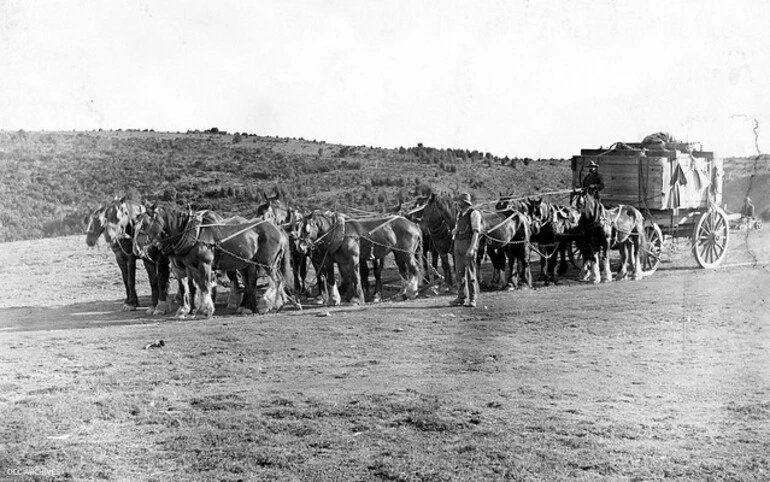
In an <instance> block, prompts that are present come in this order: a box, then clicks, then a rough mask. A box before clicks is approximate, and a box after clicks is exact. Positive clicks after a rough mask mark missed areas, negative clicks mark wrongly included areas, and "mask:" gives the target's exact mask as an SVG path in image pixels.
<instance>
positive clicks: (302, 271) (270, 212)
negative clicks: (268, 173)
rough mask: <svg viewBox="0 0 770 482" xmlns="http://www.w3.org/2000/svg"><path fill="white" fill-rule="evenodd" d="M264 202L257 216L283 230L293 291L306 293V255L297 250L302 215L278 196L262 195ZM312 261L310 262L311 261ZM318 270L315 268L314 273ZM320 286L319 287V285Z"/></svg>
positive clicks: (258, 209)
mask: <svg viewBox="0 0 770 482" xmlns="http://www.w3.org/2000/svg"><path fill="white" fill-rule="evenodd" d="M263 196H264V198H265V202H264V203H263V204H260V205H259V206H258V207H257V216H258V217H261V218H263V219H270V220H272V221H273V222H274V223H275V224H276V225H278V226H280V227H281V228H283V230H284V231H285V232H286V234H287V235H288V236H289V244H290V247H291V248H290V255H291V267H292V271H293V273H294V291H295V292H296V293H297V294H303V293H306V292H307V286H306V285H305V280H306V279H307V259H308V255H307V253H303V252H301V251H300V249H299V242H298V237H297V234H298V231H297V229H296V228H297V225H298V224H299V221H300V220H301V219H302V213H301V212H300V211H299V210H297V209H294V208H292V207H290V206H289V205H288V204H287V203H286V202H285V201H284V200H283V199H281V197H280V195H279V194H276V195H275V196H270V197H269V196H267V195H266V194H263ZM311 261H312V260H311ZM317 272H318V269H317V267H316V273H317ZM319 286H320V285H319Z"/></svg>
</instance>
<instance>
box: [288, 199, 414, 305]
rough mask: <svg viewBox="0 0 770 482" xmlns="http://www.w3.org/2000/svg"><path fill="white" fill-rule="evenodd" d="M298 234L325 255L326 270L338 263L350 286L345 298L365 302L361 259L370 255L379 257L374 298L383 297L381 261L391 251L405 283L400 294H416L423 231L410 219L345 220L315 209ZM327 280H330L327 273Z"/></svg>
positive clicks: (304, 243) (338, 215) (311, 247)
mask: <svg viewBox="0 0 770 482" xmlns="http://www.w3.org/2000/svg"><path fill="white" fill-rule="evenodd" d="M299 235H300V239H301V243H302V245H303V246H304V247H305V249H308V250H310V249H315V250H317V251H318V252H319V254H321V255H322V260H323V262H322V266H323V268H322V269H323V270H324V271H325V272H328V270H329V269H330V268H331V267H332V266H333V263H334V262H336V263H337V264H338V266H339V268H340V274H341V276H342V279H343V283H344V284H345V285H346V286H347V290H345V291H346V292H345V296H344V298H345V300H346V301H348V300H353V301H354V302H358V303H360V304H364V303H365V299H364V291H363V284H362V282H361V278H362V273H361V265H362V263H361V261H362V260H366V259H369V258H373V259H376V260H380V262H379V263H374V277H375V280H376V283H375V293H374V300H375V301H378V300H380V299H381V297H382V280H381V267H382V262H381V260H382V259H383V258H384V257H385V256H386V255H387V254H388V253H391V252H392V253H393V255H394V257H395V259H396V265H397V266H398V272H399V275H400V276H401V282H402V289H401V291H400V292H399V293H398V295H397V296H399V297H405V298H409V299H413V298H415V297H416V296H417V290H418V286H419V280H420V269H419V265H418V263H417V260H416V253H417V252H418V250H419V249H421V247H422V244H421V243H422V233H421V232H420V228H419V227H418V226H417V225H416V224H414V223H412V222H411V221H409V220H407V219H405V218H403V217H401V216H390V217H387V218H379V219H366V220H346V219H345V218H344V216H342V215H340V214H331V213H329V214H322V213H318V212H313V213H311V214H309V215H308V216H306V217H305V218H304V219H303V220H302V223H301V225H300V229H299ZM365 273H366V272H365ZM327 279H330V278H328V275H327Z"/></svg>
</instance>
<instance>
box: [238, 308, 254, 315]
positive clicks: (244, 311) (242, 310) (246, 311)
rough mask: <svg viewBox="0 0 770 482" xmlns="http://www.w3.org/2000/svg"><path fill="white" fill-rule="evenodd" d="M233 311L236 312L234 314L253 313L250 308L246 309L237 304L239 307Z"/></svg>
mask: <svg viewBox="0 0 770 482" xmlns="http://www.w3.org/2000/svg"><path fill="white" fill-rule="evenodd" d="M235 313H236V314H238V315H251V314H253V313H254V312H253V311H251V310H250V309H248V308H245V307H243V306H239V307H238V308H237V309H236V310H235Z"/></svg>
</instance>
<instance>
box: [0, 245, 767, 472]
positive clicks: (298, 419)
mask: <svg viewBox="0 0 770 482" xmlns="http://www.w3.org/2000/svg"><path fill="white" fill-rule="evenodd" d="M765 236H766V234H765ZM739 237H740V236H734V239H733V246H732V247H731V252H730V255H729V258H728V260H727V261H726V264H732V265H739V266H736V267H732V268H725V269H720V270H716V271H703V270H699V269H693V265H694V263H693V262H692V260H691V259H690V258H689V254H688V253H684V251H686V250H685V249H684V248H682V250H681V251H682V252H681V253H680V252H678V251H672V252H671V256H670V257H669V259H667V262H666V263H664V265H663V267H662V269H661V270H660V271H659V272H658V273H656V274H655V275H654V276H653V277H651V278H647V279H645V280H643V281H640V282H619V283H611V284H606V285H600V286H593V285H585V284H580V283H576V282H574V281H567V282H564V283H562V284H560V285H558V286H554V287H549V288H541V287H538V288H537V289H534V290H520V291H517V292H514V293H508V292H498V293H484V294H483V296H482V298H481V303H480V306H479V308H478V309H476V310H468V309H462V308H449V307H448V306H446V305H447V302H448V301H449V297H448V296H434V297H430V298H422V299H418V300H416V301H413V302H404V303H383V304H381V305H378V306H367V307H366V308H365V309H358V308H352V307H342V308H336V309H331V310H329V311H330V316H328V317H318V316H316V315H317V314H318V313H319V310H318V309H307V310H305V311H303V312H298V311H286V312H284V313H280V314H271V315H266V316H242V317H236V316H215V317H214V318H212V319H209V320H187V321H177V320H173V319H170V318H152V317H148V316H147V315H146V314H145V313H143V312H133V313H122V312H119V311H118V310H119V309H120V305H121V300H122V296H123V293H122V285H121V284H120V282H119V279H118V271H117V267H116V266H115V265H114V262H113V261H112V253H111V252H110V251H109V250H108V249H106V248H103V249H102V250H101V251H88V250H86V249H85V246H84V243H83V240H82V237H72V238H56V239H49V240H42V241H28V242H20V243H7V244H4V245H2V249H0V263H1V264H0V267H1V268H0V269H2V272H1V274H2V276H1V277H0V292H2V293H3V297H2V299H0V415H1V416H2V419H1V420H0V439H2V440H3V441H4V443H3V445H2V446H0V471H4V472H3V473H2V477H0V478H10V479H11V480H14V477H15V478H16V479H18V480H51V479H53V480H67V479H73V480H84V479H86V480H92V479H100V480H158V481H160V480H639V481H641V480H658V479H664V478H671V479H675V480H724V479H728V480H766V479H767V478H768V477H770V475H768V470H770V456H769V455H768V454H770V334H769V333H768V329H770V327H769V325H768V322H770V314H769V313H770V312H769V311H768V307H767V301H768V299H770V276H769V274H768V271H767V269H766V268H762V267H751V266H747V265H745V264H746V263H752V262H753V261H752V260H753V259H754V258H755V257H756V256H757V255H760V256H764V255H765V254H766V253H767V246H768V243H767V238H766V237H765V238H761V237H752V238H751V239H750V240H749V245H752V243H754V245H753V246H754V248H752V251H751V253H754V254H751V253H750V252H749V251H748V250H746V249H745V240H744V245H741V244H740V239H739ZM741 246H744V247H741ZM763 259H764V262H765V263H766V261H767V259H768V258H767V257H765V258H763ZM573 274H574V273H573ZM139 278H140V279H141V280H142V283H146V281H145V279H144V274H143V273H140V275H139ZM139 290H140V293H142V294H145V295H146V294H147V293H148V288H147V287H146V285H144V284H142V285H140V287H139ZM143 299H144V300H146V297H144V298H143ZM158 339H162V340H164V341H165V346H164V347H163V348H157V349H147V350H145V349H144V347H145V346H146V345H147V344H148V343H149V342H151V341H153V340H158Z"/></svg>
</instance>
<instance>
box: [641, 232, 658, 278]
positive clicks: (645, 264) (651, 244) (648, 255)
mask: <svg viewBox="0 0 770 482" xmlns="http://www.w3.org/2000/svg"><path fill="white" fill-rule="evenodd" d="M644 234H645V235H646V236H647V249H646V250H644V251H642V253H641V257H642V275H644V276H650V275H651V274H653V273H654V272H655V271H656V270H657V269H658V266H660V253H661V251H662V250H663V231H661V230H660V226H658V225H657V224H656V223H652V224H648V225H646V226H645V227H644Z"/></svg>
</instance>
